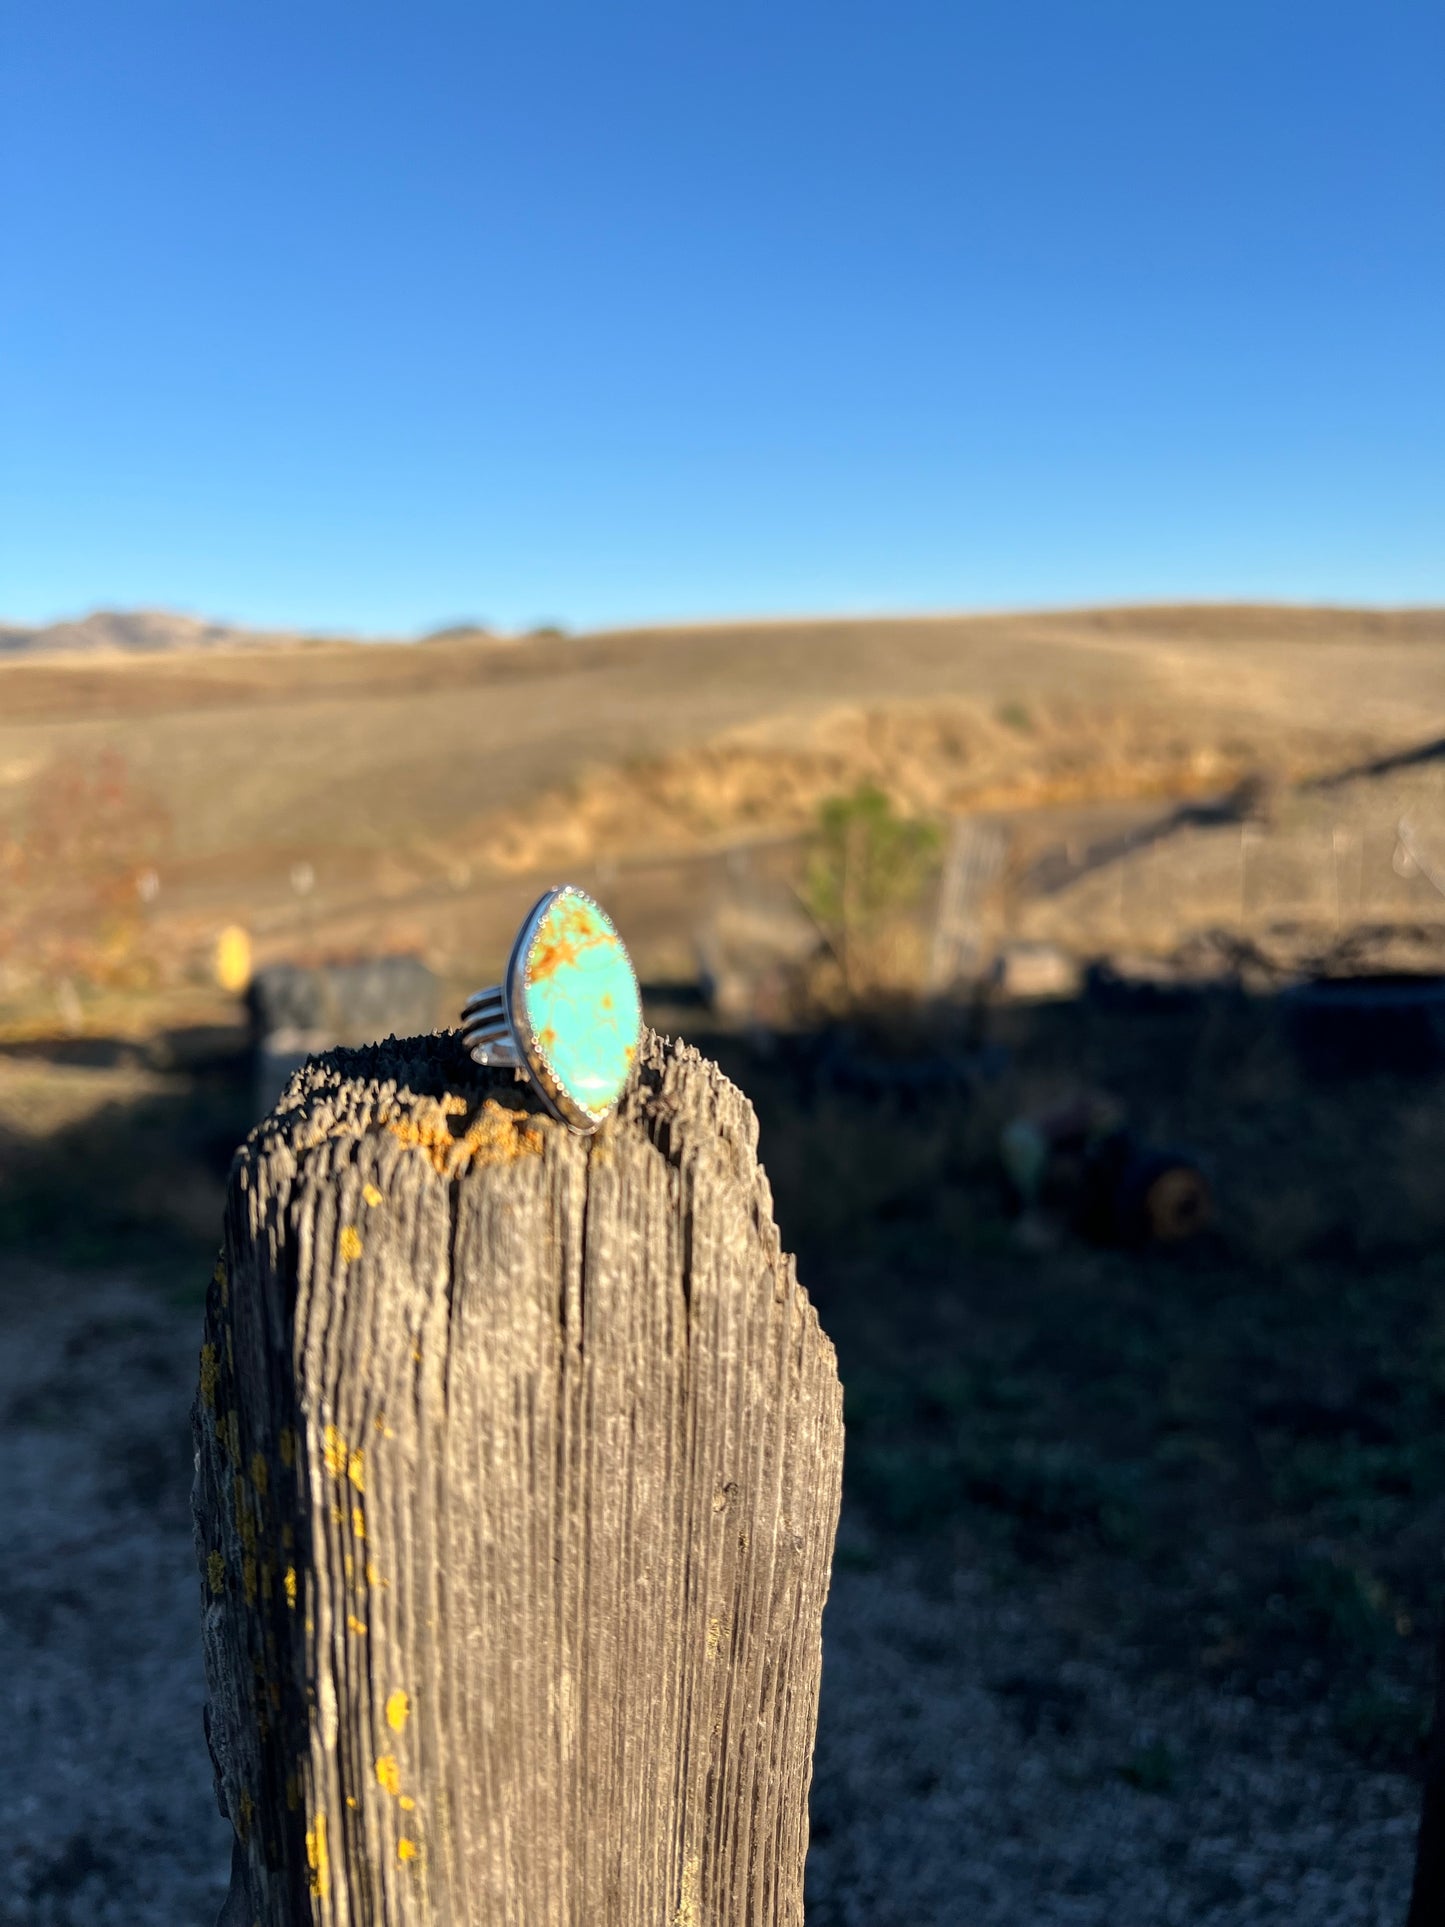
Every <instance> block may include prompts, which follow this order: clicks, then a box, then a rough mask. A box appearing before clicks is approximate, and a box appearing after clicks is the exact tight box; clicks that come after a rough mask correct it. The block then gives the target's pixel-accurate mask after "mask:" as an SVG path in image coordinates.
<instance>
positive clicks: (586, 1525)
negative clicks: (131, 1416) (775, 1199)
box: [195, 1032, 842, 1927]
mask: <svg viewBox="0 0 1445 1927" xmlns="http://www.w3.org/2000/svg"><path fill="white" fill-rule="evenodd" d="M756 1147H757V1126H756V1121H755V1118H754V1115H753V1112H752V1108H751V1106H750V1105H749V1104H748V1103H747V1101H746V1099H745V1098H743V1097H742V1095H741V1094H740V1093H739V1092H738V1091H737V1090H736V1089H735V1088H734V1087H733V1086H732V1085H731V1084H729V1083H728V1081H727V1080H726V1079H725V1078H724V1077H723V1076H722V1074H721V1073H720V1072H719V1071H718V1070H717V1068H716V1067H715V1066H714V1065H713V1064H711V1063H710V1062H709V1061H708V1060H706V1059H705V1058H703V1057H701V1056H700V1055H699V1054H698V1053H697V1052H696V1051H694V1050H692V1049H690V1048H689V1047H688V1046H686V1045H683V1044H680V1043H669V1042H667V1041H665V1040H662V1039H660V1038H658V1037H656V1036H655V1035H653V1034H652V1033H649V1032H644V1035H643V1043H642V1048H641V1051H640V1053H639V1063H638V1074H637V1077H636V1080H635V1082H634V1084H633V1086H632V1088H631V1089H630V1091H629V1093H628V1094H627V1096H626V1097H625V1098H624V1100H623V1102H622V1104H621V1106H620V1107H619V1109H618V1111H617V1113H616V1115H615V1116H614V1117H613V1118H611V1119H610V1120H609V1122H608V1123H607V1124H606V1125H605V1126H604V1127H603V1129H602V1130H601V1131H600V1132H599V1133H598V1135H597V1136H596V1137H595V1138H593V1139H591V1140H587V1139H584V1138H579V1137H576V1136H573V1135H571V1134H570V1133H569V1132H568V1131H567V1130H566V1129H565V1128H564V1127H562V1126H561V1125H558V1124H554V1123H553V1122H552V1121H551V1120H550V1119H549V1118H547V1117H545V1116H543V1115H540V1114H538V1112H537V1111H536V1109H535V1108H534V1106H533V1100H532V1099H531V1098H530V1097H529V1096H528V1095H527V1093H526V1089H525V1086H522V1085H519V1084H517V1083H515V1082H514V1081H513V1079H512V1076H511V1073H510V1072H505V1071H487V1070H481V1069H479V1068H478V1067H477V1066H476V1065H475V1064H473V1063H472V1061H471V1059H470V1058H469V1057H468V1056H467V1055H466V1053H465V1051H464V1049H463V1047H462V1045H461V1042H460V1040H459V1038H458V1037H456V1036H455V1035H442V1036H437V1037H429V1038H417V1039H413V1040H411V1041H409V1042H396V1041H391V1042H388V1043H386V1044H381V1045H376V1046H374V1047H371V1048H368V1049H363V1050H355V1051H343V1050H338V1051H335V1052H332V1053H331V1054H329V1055H328V1056H326V1057H325V1058H322V1059H320V1060H317V1061H316V1062H314V1063H313V1064H311V1065H310V1066H308V1067H307V1068H306V1069H305V1070H303V1071H302V1072H300V1073H298V1075H297V1077H296V1078H295V1079H293V1081H292V1083H291V1085H290V1086H289V1088H288V1091H287V1094H286V1095H285V1096H284V1097H283V1098H282V1100H281V1103H280V1105H279V1107H278V1109H277V1110H276V1111H275V1112H274V1113H273V1114H272V1115H271V1116H270V1117H269V1118H268V1119H266V1120H265V1122H264V1123H262V1124H261V1125H260V1126H259V1127H258V1128H257V1130H256V1131H255V1132H254V1133H253V1134H252V1135H251V1137H250V1139H249V1140H248V1142H247V1143H246V1145H245V1146H244V1147H243V1149H242V1150H241V1152H240V1153H239V1154H238V1157H237V1159H236V1162H235V1164H234V1166H233V1170H232V1176H231V1184H230V1194H229V1200H228V1205H227V1211H226V1227H225V1249H224V1253H223V1256H222V1259H221V1261H220V1262H219V1263H218V1265H217V1269H216V1275H215V1278H214V1280H213V1283H212V1286H211V1290H210V1294H209V1297H208V1301H207V1307H206V1329H205V1342H204V1347H203V1350H202V1354H201V1375H200V1392H199V1396H198V1398H197V1402H196V1435H197V1445H198V1456H197V1475H196V1494H195V1508H196V1530H197V1542H198V1551H199V1555H200V1561H201V1584H202V1595H203V1601H204V1641H205V1652H206V1665H207V1676H208V1682H209V1690H210V1705H209V1709H208V1716H207V1726H208V1732H209V1737H210V1743H211V1750H212V1756H213V1759H214V1761H215V1765H216V1774H217V1789H218V1795H219V1797H220V1799H221V1801H222V1803H223V1810H224V1811H225V1812H226V1813H227V1814H228V1815H229V1817H230V1819H231V1821H232V1823H233V1825H234V1828H235V1834H236V1846H235V1864H234V1869H233V1877H232V1894H231V1898H230V1900H229V1901H228V1903H227V1910H226V1912H225V1913H224V1914H223V1916H222V1918H223V1920H224V1921H226V1922H227V1923H228V1924H229V1922H230V1921H231V1920H232V1919H233V1918H234V1920H235V1921H237V1922H238V1923H240V1927H250V1923H253V1922H257V1923H262V1927H296V1923H301V1922H307V1923H312V1922H315V1923H327V1924H328V1927H361V1924H363V1923H372V1922H376V1923H381V1922H385V1923H388V1927H397V1924H400V1927H414V1924H415V1923H421V1922H428V1923H436V1927H482V1923H485V1927H584V1923H585V1927H774V1924H775V1923H797V1922H800V1921H801V1920H802V1915H803V1904H802V1886H803V1861H804V1855H805V1853H806V1849H807V1840H808V1814H807V1796H808V1785H809V1779H810V1774H811V1766H812V1749H813V1739H814V1732H815V1724H816V1716H817V1700H818V1687H819V1675H820V1667H821V1646H820V1621H821V1616H822V1610H823V1603H824V1599H825V1596H826V1593H827V1588H828V1579H829V1567H830V1561H831V1557H832V1545H833V1535H834V1530H835V1527H836V1523H837V1512H838V1501H839V1485H840V1475H841V1461H842V1418H841V1397H840V1390H839V1385H838V1378H837V1372H836V1367H835V1362H834V1355H833V1349H832V1346H831V1345H830V1344H829V1342H828V1340H827V1338H826V1337H825V1336H824V1335H823V1333H822V1332H821V1330H820V1329H819V1325H818V1321H817V1317H816V1314H815V1313H814V1311H813V1309H812V1307H811V1305H810V1304H809V1302H808V1300H807V1298H806V1296H805V1295H804V1293H803V1291H802V1290H801V1288H800V1287H799V1285H798V1283H797V1280H796V1277H795V1274H794V1269H793V1263H792V1260H791V1258H790V1257H788V1256H786V1255H785V1254H784V1253H783V1252H782V1251H781V1250H780V1247H779V1241H778V1234H777V1231H776V1229H775V1227H774V1224H773V1218H772V1203H771V1197H770V1193H769V1189H768V1184H767V1179H766V1177H765V1176H764V1174H763V1172H762V1170H761V1168H760V1167H759V1165H758V1163H757V1157H756Z"/></svg>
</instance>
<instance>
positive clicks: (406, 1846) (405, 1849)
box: [396, 1834, 417, 1861]
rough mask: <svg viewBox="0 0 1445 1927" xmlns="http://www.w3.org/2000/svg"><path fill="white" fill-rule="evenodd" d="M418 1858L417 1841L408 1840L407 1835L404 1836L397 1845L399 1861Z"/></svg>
mask: <svg viewBox="0 0 1445 1927" xmlns="http://www.w3.org/2000/svg"><path fill="white" fill-rule="evenodd" d="M416 1856H417V1844H416V1842H415V1840H408V1839H407V1837H406V1835H405V1834H403V1835H402V1836H401V1838H400V1840H398V1841H397V1843H396V1857H397V1859H398V1860H401V1861H407V1860H415V1859H416Z"/></svg>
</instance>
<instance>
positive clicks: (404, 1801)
mask: <svg viewBox="0 0 1445 1927" xmlns="http://www.w3.org/2000/svg"><path fill="white" fill-rule="evenodd" d="M401 1810H402V1812H403V1813H415V1812H416V1801H415V1800H413V1799H412V1797H411V1795H410V1794H409V1793H403V1794H402V1796H401Z"/></svg>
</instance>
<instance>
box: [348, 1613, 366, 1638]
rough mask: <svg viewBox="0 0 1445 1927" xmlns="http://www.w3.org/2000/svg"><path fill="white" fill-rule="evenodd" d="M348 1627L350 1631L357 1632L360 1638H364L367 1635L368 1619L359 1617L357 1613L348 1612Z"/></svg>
mask: <svg viewBox="0 0 1445 1927" xmlns="http://www.w3.org/2000/svg"><path fill="white" fill-rule="evenodd" d="M346 1628H347V1631H348V1632H353V1633H355V1634H356V1636H357V1638H358V1639H364V1638H365V1637H366V1632H367V1626H366V1621H365V1620H364V1619H358V1618H357V1617H356V1614H355V1613H348V1614H347V1615H346Z"/></svg>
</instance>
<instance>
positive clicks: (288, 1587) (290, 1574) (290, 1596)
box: [281, 1566, 296, 1612]
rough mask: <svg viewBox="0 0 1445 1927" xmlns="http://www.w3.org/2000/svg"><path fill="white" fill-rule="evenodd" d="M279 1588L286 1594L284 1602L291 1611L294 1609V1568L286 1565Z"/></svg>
mask: <svg viewBox="0 0 1445 1927" xmlns="http://www.w3.org/2000/svg"><path fill="white" fill-rule="evenodd" d="M281 1590H282V1591H283V1592H284V1593H285V1595H286V1604H287V1606H288V1607H290V1609H291V1611H292V1612H295V1610H296V1568H295V1567H294V1566H288V1567H287V1568H286V1571H285V1573H284V1575H283V1576H282V1580H281Z"/></svg>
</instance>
